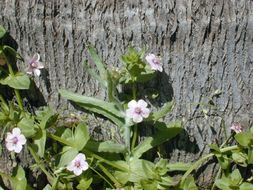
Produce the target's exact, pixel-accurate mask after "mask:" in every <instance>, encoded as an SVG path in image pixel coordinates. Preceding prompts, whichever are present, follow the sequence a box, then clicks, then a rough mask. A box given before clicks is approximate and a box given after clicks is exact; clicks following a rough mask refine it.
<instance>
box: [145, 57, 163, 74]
mask: <svg viewBox="0 0 253 190" xmlns="http://www.w3.org/2000/svg"><path fill="white" fill-rule="evenodd" d="M146 60H147V62H148V63H149V65H150V66H151V69H152V70H155V71H160V72H162V71H163V67H162V63H161V59H160V57H158V56H156V55H154V54H151V53H150V54H148V55H147V56H146Z"/></svg>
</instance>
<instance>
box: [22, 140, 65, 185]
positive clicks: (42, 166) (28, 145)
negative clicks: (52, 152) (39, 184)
mask: <svg viewBox="0 0 253 190" xmlns="http://www.w3.org/2000/svg"><path fill="white" fill-rule="evenodd" d="M27 147H28V150H29V151H30V153H31V155H32V157H33V158H34V160H35V162H36V163H37V165H38V166H39V168H40V169H41V171H42V172H43V173H44V174H45V175H46V176H47V179H48V182H49V183H50V184H51V185H52V186H54V185H55V184H54V182H55V180H54V177H53V176H52V175H51V174H50V173H49V172H48V171H47V170H46V168H45V166H44V164H42V163H41V161H40V159H39V157H38V156H37V155H36V153H35V152H34V150H33V148H32V147H31V145H30V144H27ZM57 186H58V188H59V189H65V188H66V187H65V185H64V184H62V183H60V182H59V181H58V185H57Z"/></svg>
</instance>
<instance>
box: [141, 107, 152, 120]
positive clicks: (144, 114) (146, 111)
mask: <svg viewBox="0 0 253 190" xmlns="http://www.w3.org/2000/svg"><path fill="white" fill-rule="evenodd" d="M149 114H150V110H149V109H148V108H143V109H142V113H141V115H142V117H144V118H147V117H148V116H149Z"/></svg>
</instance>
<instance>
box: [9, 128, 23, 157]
mask: <svg viewBox="0 0 253 190" xmlns="http://www.w3.org/2000/svg"><path fill="white" fill-rule="evenodd" d="M5 143H6V148H7V149H8V150H9V151H14V152H16V153H20V152H21V150H22V148H23V145H24V144H25V143H26V138H25V136H24V135H23V134H21V131H20V129H19V128H14V129H12V133H10V132H8V133H7V137H6V139H5Z"/></svg>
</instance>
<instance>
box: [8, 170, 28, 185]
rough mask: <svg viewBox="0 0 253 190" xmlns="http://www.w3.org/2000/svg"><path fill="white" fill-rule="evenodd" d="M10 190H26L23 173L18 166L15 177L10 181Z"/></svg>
mask: <svg viewBox="0 0 253 190" xmlns="http://www.w3.org/2000/svg"><path fill="white" fill-rule="evenodd" d="M10 182H11V186H12V189H15V190H26V187H27V180H26V177H25V171H24V169H23V168H22V167H21V166H18V169H17V173H16V176H15V177H13V178H12V180H10Z"/></svg>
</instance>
